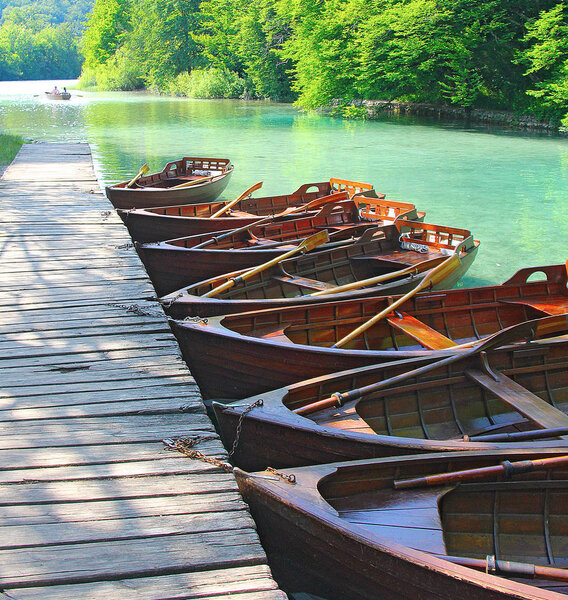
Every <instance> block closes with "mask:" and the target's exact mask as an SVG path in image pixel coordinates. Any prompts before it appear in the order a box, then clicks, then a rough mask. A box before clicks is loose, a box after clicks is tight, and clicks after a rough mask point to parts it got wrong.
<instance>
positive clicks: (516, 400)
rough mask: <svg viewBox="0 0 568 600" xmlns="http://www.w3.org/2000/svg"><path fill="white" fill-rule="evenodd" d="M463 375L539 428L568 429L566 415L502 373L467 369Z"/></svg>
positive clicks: (566, 437)
mask: <svg viewBox="0 0 568 600" xmlns="http://www.w3.org/2000/svg"><path fill="white" fill-rule="evenodd" d="M465 373H466V375H467V377H469V378H470V379H472V380H473V381H475V382H476V383H478V384H479V385H480V386H481V387H483V388H484V389H485V390H487V391H488V392H491V393H492V394H494V395H495V396H497V397H498V398H500V399H501V400H503V401H504V402H505V403H506V404H508V405H509V406H512V407H513V408H514V409H515V410H516V411H518V412H519V413H520V414H521V415H523V416H524V417H526V418H527V419H529V420H530V421H532V422H533V423H535V424H536V425H538V426H539V427H541V428H543V429H548V428H555V427H568V415H566V414H565V413H563V412H562V411H561V410H558V409H557V408H555V407H554V406H552V405H551V404H549V403H548V402H545V401H544V400H542V398H539V397H538V396H537V395H536V394H533V393H532V392H529V390H527V389H526V388H524V387H523V386H522V385H519V384H518V383H516V382H515V381H513V380H512V379H509V377H507V376H506V375H503V374H502V373H492V375H490V374H487V373H483V372H482V371H478V370H476V369H468V370H467V371H465ZM560 437H561V439H568V436H560Z"/></svg>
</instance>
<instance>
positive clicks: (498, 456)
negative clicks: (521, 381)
mask: <svg viewBox="0 0 568 600" xmlns="http://www.w3.org/2000/svg"><path fill="white" fill-rule="evenodd" d="M558 454H559V451H558V450H555V451H554V450H549V451H527V450H524V451H523V450H516V451H510V452H506V451H501V452H465V453H434V454H423V455H415V456H405V457H393V458H386V459H375V460H365V461H352V462H339V463H331V464H327V465H319V466H311V467H300V468H296V469H293V470H292V471H291V472H290V471H288V470H287V471H284V472H283V473H281V474H280V473H279V472H277V473H274V471H266V472H262V473H253V474H248V473H245V472H243V471H241V470H239V469H235V475H236V477H237V481H238V484H239V488H240V490H241V492H242V494H243V495H244V497H245V500H247V502H248V503H249V506H250V508H251V512H252V514H253V517H254V518H255V521H256V523H257V526H258V531H259V535H260V538H261V541H262V544H263V547H264V548H265V550H266V551H267V554H268V558H269V562H270V565H271V568H272V570H273V573H274V576H275V578H276V580H277V581H278V583H279V584H280V585H281V586H282V587H283V588H284V589H285V590H286V591H287V592H289V593H294V592H300V591H304V592H311V593H314V594H317V595H318V596H324V597H325V598H327V599H329V600H344V599H345V598H349V599H350V600H377V599H378V598H389V600H411V599H417V598H419V599H420V600H456V599H462V600H562V599H565V598H566V594H568V583H567V577H566V576H567V569H566V567H567V566H568V546H567V545H566V531H567V529H568V468H567V466H566V461H567V457H566V456H561V457H558ZM521 461H522V462H521ZM519 463H521V464H520V465H519ZM474 469H476V471H473V470H474ZM478 470H481V471H478ZM459 471H462V473H461V474H459V475H452V476H450V477H445V478H440V477H438V478H436V479H433V480H432V481H431V480H427V482H428V483H430V485H429V486H428V487H415V488H413V487H403V486H401V483H400V482H401V481H405V480H408V479H411V478H417V477H419V478H421V481H420V482H421V483H424V481H423V478H424V477H425V476H431V475H435V474H450V473H452V472H459ZM464 471H465V473H464ZM506 474H508V478H507V479H505V478H504V477H505V476H506ZM476 478H477V479H476ZM444 480H445V481H444ZM436 481H441V484H439V485H435V483H436ZM395 485H396V486H397V488H395V487H394V486H395ZM407 485H410V484H407ZM511 563H512V564H511ZM515 563H517V564H515ZM518 563H521V564H520V565H519V564H518ZM466 565H468V566H466Z"/></svg>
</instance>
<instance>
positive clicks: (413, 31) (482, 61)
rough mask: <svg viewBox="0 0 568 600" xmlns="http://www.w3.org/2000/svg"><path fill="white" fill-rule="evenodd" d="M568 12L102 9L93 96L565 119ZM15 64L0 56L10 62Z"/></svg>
mask: <svg viewBox="0 0 568 600" xmlns="http://www.w3.org/2000/svg"><path fill="white" fill-rule="evenodd" d="M1 1H2V0H0V2H1ZM11 1H12V2H16V1H21V2H24V1H25V0H11ZM49 1H54V0H42V2H49ZM60 1H64V0H60ZM565 4H566V0H562V1H560V0H484V1H483V2H479V0H201V2H200V1H199V0H145V1H144V2H143V1H142V0H96V1H95V6H94V9H93V13H92V16H91V18H90V20H89V24H88V29H87V31H86V33H85V36H84V41H83V50H84V53H85V58H86V61H85V68H84V70H83V75H82V82H83V85H87V84H94V85H96V86H98V87H99V88H105V89H134V88H139V87H141V86H143V87H145V88H147V89H152V90H157V91H160V92H168V93H174V94H180V95H188V96H192V97H216V98H217V97H219V98H224V97H253V98H272V99H279V100H289V99H293V98H297V103H298V104H299V105H300V106H302V107H305V108H319V107H330V106H335V107H336V108H335V111H336V113H337V114H343V115H345V116H349V117H357V118H362V117H365V116H366V111H365V109H363V108H362V107H361V106H360V104H361V103H360V102H359V101H360V100H373V99H386V100H399V101H409V102H428V103H439V104H451V105H455V106H459V107H465V108H470V107H485V108H490V109H491V108H494V109H503V108H505V109H506V108H513V109H516V110H518V111H521V110H527V109H530V110H532V111H533V112H535V114H536V113H538V114H541V115H543V116H554V115H556V116H558V115H560V113H562V114H565V105H566V98H567V94H568V91H567V89H566V88H567V86H568V84H567V83H566V81H567V74H568V66H567V60H568V42H567V41H566V40H568V35H567V33H568V25H567V22H566V14H565ZM10 51H11V50H10V48H9V47H7V46H2V45H0V57H1V56H2V55H3V54H2V53H4V55H6V54H9V52H10ZM538 111H540V112H538ZM563 111H564V112H563Z"/></svg>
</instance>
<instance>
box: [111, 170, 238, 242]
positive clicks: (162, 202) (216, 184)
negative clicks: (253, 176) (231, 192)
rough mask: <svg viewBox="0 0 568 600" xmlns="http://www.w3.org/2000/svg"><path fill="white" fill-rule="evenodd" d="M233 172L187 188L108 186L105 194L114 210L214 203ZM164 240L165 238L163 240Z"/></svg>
mask: <svg viewBox="0 0 568 600" xmlns="http://www.w3.org/2000/svg"><path fill="white" fill-rule="evenodd" d="M232 173H233V170H232V169H231V170H230V171H227V172H226V173H224V174H223V175H220V176H219V177H217V178H215V179H213V180H212V181H210V182H206V183H200V184H196V185H192V186H190V187H185V188H178V189H174V188H155V189H152V188H142V189H137V188H126V187H118V186H107V187H106V188H105V193H106V196H107V198H108V199H109V200H110V202H111V203H112V205H113V206H114V208H120V209H125V210H128V209H131V208H154V207H158V206H172V205H174V204H180V205H181V204H198V203H207V202H213V201H214V200H215V199H216V198H218V197H219V196H220V195H221V194H222V193H223V191H224V190H225V188H226V187H227V185H228V184H229V180H230V178H231V175H232ZM162 239H163V238H162Z"/></svg>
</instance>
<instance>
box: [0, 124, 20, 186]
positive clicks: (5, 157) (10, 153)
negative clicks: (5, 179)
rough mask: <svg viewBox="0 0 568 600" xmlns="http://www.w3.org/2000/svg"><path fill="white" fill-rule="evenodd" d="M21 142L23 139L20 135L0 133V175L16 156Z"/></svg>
mask: <svg viewBox="0 0 568 600" xmlns="http://www.w3.org/2000/svg"><path fill="white" fill-rule="evenodd" d="M23 143H24V140H23V139H22V138H21V137H20V136H17V135H9V134H7V133H0V177H1V176H2V174H3V173H4V171H5V170H6V167H8V166H9V165H10V163H11V162H12V161H13V160H14V158H16V154H18V152H19V151H20V148H21V147H22V145H23Z"/></svg>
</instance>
